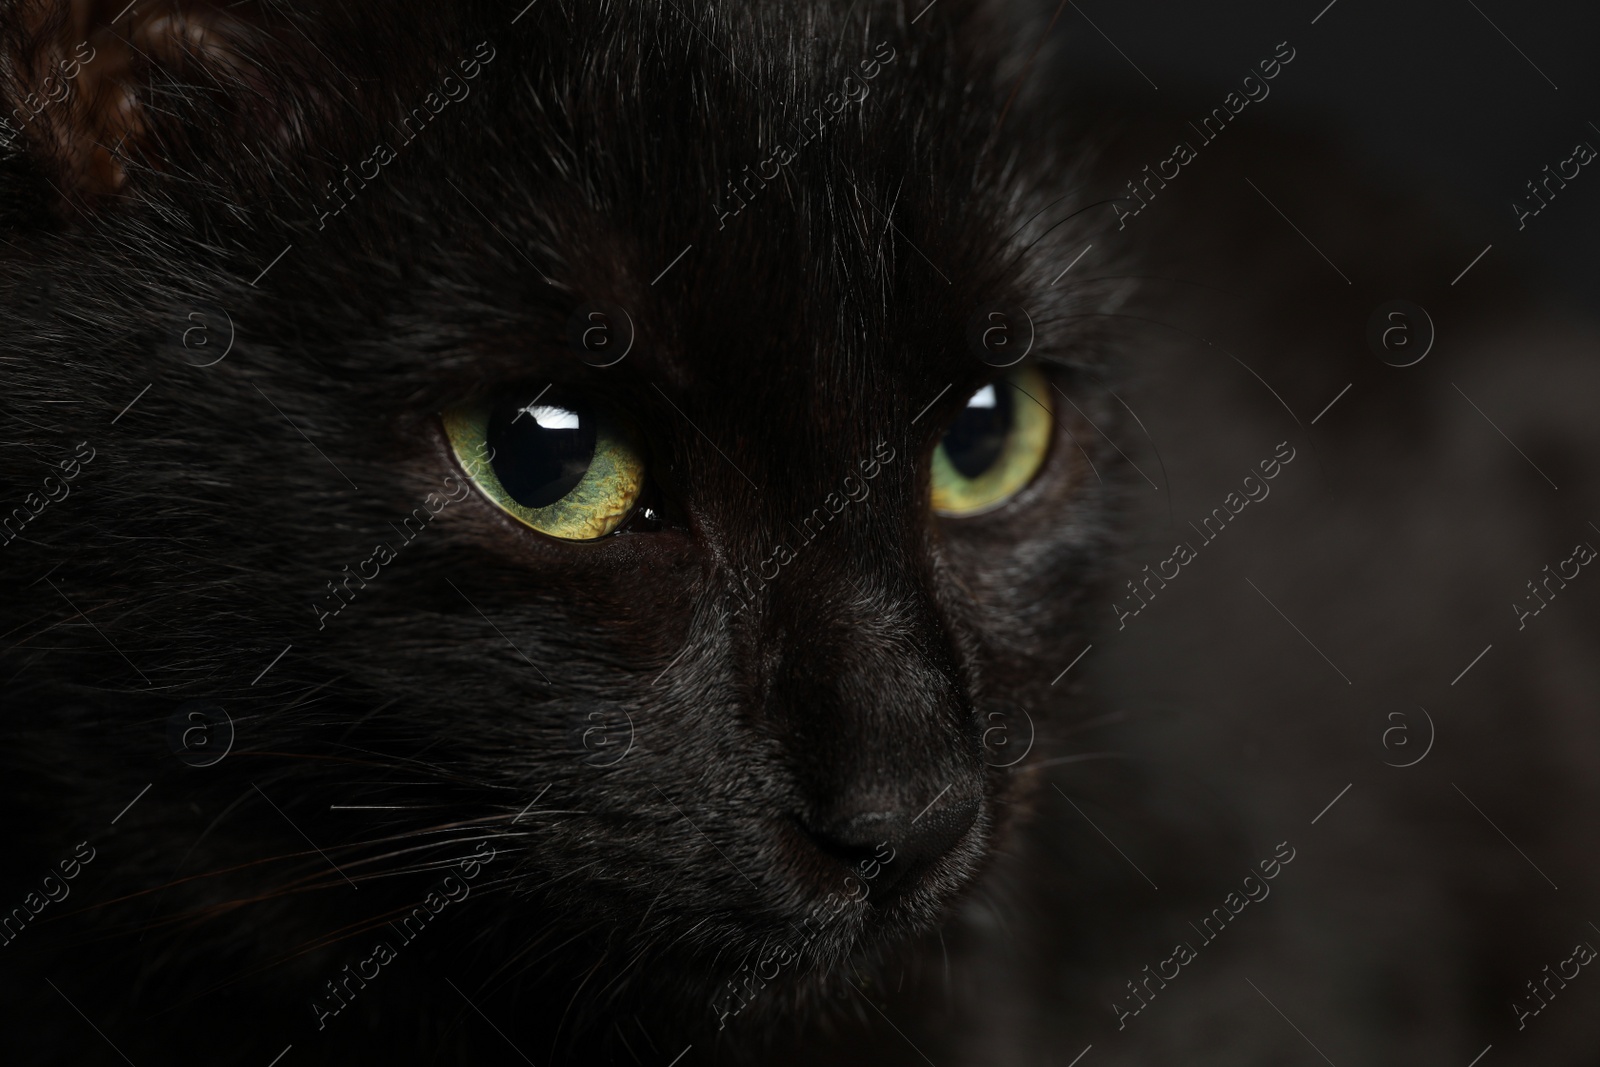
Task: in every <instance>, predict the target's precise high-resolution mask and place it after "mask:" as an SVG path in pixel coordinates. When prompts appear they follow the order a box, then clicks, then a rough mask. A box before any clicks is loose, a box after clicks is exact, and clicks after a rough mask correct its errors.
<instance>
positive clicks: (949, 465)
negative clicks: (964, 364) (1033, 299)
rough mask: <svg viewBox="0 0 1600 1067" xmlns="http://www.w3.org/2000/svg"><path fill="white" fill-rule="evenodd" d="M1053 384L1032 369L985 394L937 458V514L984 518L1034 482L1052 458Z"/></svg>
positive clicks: (975, 398)
mask: <svg viewBox="0 0 1600 1067" xmlns="http://www.w3.org/2000/svg"><path fill="white" fill-rule="evenodd" d="M1051 422H1052V417H1051V404H1050V383H1049V382H1048V381H1047V380H1046V379H1045V376H1044V375H1043V374H1042V373H1040V372H1039V371H1038V370H1037V369H1035V368H1034V367H1033V366H1031V365H1026V366H1021V367H1016V368H1014V369H1012V370H1010V371H1008V372H1007V373H1006V375H1005V377H1003V378H1001V379H1000V380H998V381H996V382H993V383H991V384H989V385H986V386H984V387H983V388H982V389H979V390H978V391H977V392H976V393H973V394H972V396H971V397H969V398H968V399H967V406H966V407H965V408H964V409H963V410H962V412H961V414H959V415H957V416H956V418H955V421H954V422H952V423H951V424H950V428H949V429H948V430H946V431H945V435H944V438H943V440H941V441H940V442H939V447H938V448H936V449H934V452H933V479H932V481H933V510H934V511H936V512H938V513H939V514H940V515H950V516H954V517H958V518H959V517H963V516H967V515H981V514H983V513H984V512H986V511H993V510H994V509H995V508H997V507H999V506H1000V505H1002V504H1004V503H1005V502H1006V501H1007V500H1010V499H1011V498H1012V497H1013V496H1016V495H1017V493H1019V492H1021V491H1022V489H1023V488H1024V487H1025V486H1026V485H1027V484H1028V483H1029V482H1031V481H1032V480H1033V476H1034V475H1035V474H1037V473H1038V472H1039V468H1040V467H1041V466H1042V465H1043V464H1044V460H1045V456H1046V455H1048V454H1049V452H1050V436H1051V435H1050V427H1051Z"/></svg>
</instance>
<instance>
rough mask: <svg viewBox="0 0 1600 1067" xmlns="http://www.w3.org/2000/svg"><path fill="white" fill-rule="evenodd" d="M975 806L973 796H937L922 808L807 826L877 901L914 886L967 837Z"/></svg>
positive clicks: (866, 813)
mask: <svg viewBox="0 0 1600 1067" xmlns="http://www.w3.org/2000/svg"><path fill="white" fill-rule="evenodd" d="M978 810H979V799H978V798H977V797H975V796H974V797H968V798H959V799H951V798H950V797H949V796H940V797H936V798H934V800H933V801H932V802H930V803H929V804H928V805H927V806H926V807H924V808H922V809H921V810H920V811H918V810H915V809H912V810H907V811H864V812H856V813H853V814H850V815H846V816H844V817H842V818H835V819H833V820H832V821H829V822H826V823H824V824H823V825H821V826H818V827H808V829H810V832H811V837H812V839H813V840H815V841H816V843H817V844H818V845H819V846H821V848H822V850H823V851H824V852H827V853H828V854H829V855H832V856H834V857H836V858H838V859H840V860H843V861H844V862H845V863H847V864H849V866H850V867H851V868H852V872H853V875H854V877H855V878H856V879H857V880H858V881H860V882H863V883H864V884H865V885H866V887H867V893H868V899H870V900H872V901H874V902H881V901H884V900H887V899H888V898H890V897H892V896H894V895H896V894H898V893H904V892H908V891H910V890H911V889H913V888H915V887H916V886H917V884H918V883H919V882H920V881H921V879H922V876H923V875H924V874H925V873H927V871H928V870H929V868H931V867H932V866H933V865H934V864H935V863H937V862H938V861H939V859H940V858H941V857H943V856H945V855H946V854H947V853H949V852H950V851H951V850H952V849H954V848H955V847H956V845H957V844H959V843H960V842H961V839H962V838H963V837H965V836H966V834H967V831H968V830H970V829H971V828H972V824H973V823H974V822H975V821H977V817H978Z"/></svg>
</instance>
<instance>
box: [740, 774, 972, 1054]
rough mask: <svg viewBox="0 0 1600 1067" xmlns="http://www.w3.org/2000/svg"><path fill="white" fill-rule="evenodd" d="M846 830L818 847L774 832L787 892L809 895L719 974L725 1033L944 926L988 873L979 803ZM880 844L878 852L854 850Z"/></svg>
mask: <svg viewBox="0 0 1600 1067" xmlns="http://www.w3.org/2000/svg"><path fill="white" fill-rule="evenodd" d="M847 830H848V831H849V833H848V834H841V835H840V836H836V837H832V838H827V837H824V838H820V839H819V836H818V835H817V833H816V831H815V830H812V829H811V828H810V827H808V826H807V825H805V823H804V822H802V821H800V820H796V819H788V820H780V821H778V822H776V823H775V824H774V826H773V831H774V833H775V835H776V837H777V838H778V839H779V841H780V844H781V847H782V849H783V852H784V854H785V857H786V862H785V864H784V866H785V867H786V868H787V869H786V870H785V871H784V872H783V873H784V876H785V878H786V880H787V882H788V884H789V885H791V886H795V885H799V886H805V887H806V888H808V889H809V890H810V892H809V893H808V894H807V895H806V897H805V903H803V904H802V905H801V906H800V907H799V908H798V909H796V910H795V911H794V912H792V913H790V914H789V915H788V916H787V917H786V919H785V920H783V922H782V928H781V929H780V930H779V931H776V932H774V933H772V934H771V935H769V936H766V937H763V938H762V939H760V940H759V942H757V943H755V944H753V945H752V946H751V947H750V949H749V950H748V951H747V952H746V953H745V954H744V956H743V958H741V959H739V960H738V961H737V963H736V964H734V965H733V966H732V967H729V968H727V972H728V973H726V974H724V975H720V976H719V977H720V978H721V979H722V981H721V984H720V985H719V986H718V987H717V991H716V993H715V994H714V995H713V998H712V1007H713V1010H714V1013H715V1014H716V1015H717V1017H718V1019H719V1022H720V1023H721V1024H722V1025H723V1026H726V1025H727V1024H728V1023H729V1021H730V1020H731V1019H732V1018H734V1017H736V1016H738V1015H740V1014H741V1013H743V1012H744V1011H745V1010H746V1009H747V1008H749V1007H751V1006H752V1005H754V1004H758V1003H760V1004H762V1007H761V1008H759V1009H757V1011H756V1012H755V1013H754V1014H765V1013H766V1011H767V1010H781V1008H780V1007H779V1006H780V1005H782V1004H784V1003H785V1002H786V1000H787V997H786V996H785V995H784V994H788V995H789V996H794V995H804V993H805V991H806V990H808V989H810V990H817V989H824V988H826V987H828V986H830V985H832V984H833V983H835V982H838V981H842V980H843V977H848V975H849V974H850V973H852V971H853V970H854V969H855V965H857V964H859V963H861V962H862V961H864V960H865V959H867V958H868V957H876V956H879V955H881V952H882V950H884V949H889V948H892V947H893V946H894V945H896V944H899V943H900V942H902V941H904V940H906V939H908V938H910V937H911V936H913V935H915V934H917V933H920V932H923V931H926V930H928V929H931V928H933V927H934V926H936V925H937V924H938V923H939V922H941V921H942V920H943V918H944V917H945V915H946V913H947V911H948V910H949V908H950V906H951V905H952V903H953V902H954V901H955V899H956V898H957V897H958V896H959V895H960V894H961V892H962V890H963V889H965V888H966V887H967V886H969V885H970V884H971V883H972V881H973V880H974V878H975V876H976V875H977V873H978V871H979V870H980V869H981V868H982V866H983V864H984V861H985V860H986V858H987V852H988V846H987V841H988V838H989V836H990V820H989V818H988V816H987V814H986V812H985V811H984V807H983V805H982V804H981V803H980V802H979V801H978V800H977V799H976V798H974V799H972V800H970V801H963V802H961V803H959V804H954V805H951V806H949V807H948V808H946V809H945V810H944V811H942V812H941V811H940V810H939V809H938V808H937V807H935V806H934V805H929V807H928V808H927V809H925V810H924V811H922V812H914V813H912V814H911V815H910V816H909V817H907V818H905V819H904V820H901V819H899V818H896V817H893V816H890V815H887V814H884V813H873V814H872V816H871V817H857V819H856V820H854V821H853V822H852V823H851V824H850V826H848V827H847ZM873 837H876V840H875V841H874V843H873V844H872V845H871V847H870V848H867V847H866V846H865V845H856V844H853V843H852V842H854V841H856V840H858V839H859V840H865V839H868V838H873ZM819 844H820V845H821V847H819ZM858 855H859V856H860V857H861V858H855V857H856V856H858ZM847 858H848V859H853V862H850V863H846V862H844V861H845V860H846V859H847Z"/></svg>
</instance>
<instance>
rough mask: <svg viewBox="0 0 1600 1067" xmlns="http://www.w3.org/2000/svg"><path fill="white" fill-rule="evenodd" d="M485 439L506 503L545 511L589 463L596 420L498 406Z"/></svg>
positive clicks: (551, 408)
mask: <svg viewBox="0 0 1600 1067" xmlns="http://www.w3.org/2000/svg"><path fill="white" fill-rule="evenodd" d="M484 439H485V441H486V442H487V443H488V446H489V451H488V457H489V464H490V466H492V467H493V468H494V473H495V476H496V477H497V478H499V479H500V484H501V485H502V486H503V487H504V488H505V491H506V492H507V493H508V494H510V496H511V499H513V500H515V501H516V502H517V503H519V504H521V505H522V506H523V507H525V508H543V507H549V506H550V505H551V504H554V503H555V502H556V501H558V500H560V499H561V498H562V497H564V496H566V495H567V494H568V493H570V492H572V490H573V489H574V488H576V487H577V484H578V483H579V482H580V481H582V480H583V475H584V472H586V471H587V470H588V469H589V464H590V463H592V462H593V461H594V443H595V418H594V415H593V414H592V413H590V412H585V411H579V410H577V409H575V408H569V407H561V406H560V405H557V404H544V403H535V404H529V403H526V402H523V403H515V404H500V405H497V406H496V407H495V409H494V411H493V412H492V413H491V414H490V416H489V426H488V429H487V430H486V431H485V433H484Z"/></svg>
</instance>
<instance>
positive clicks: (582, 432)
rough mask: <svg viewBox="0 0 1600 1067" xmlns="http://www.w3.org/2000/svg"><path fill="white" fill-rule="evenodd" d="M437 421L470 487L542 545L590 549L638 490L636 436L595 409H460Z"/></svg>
mask: <svg viewBox="0 0 1600 1067" xmlns="http://www.w3.org/2000/svg"><path fill="white" fill-rule="evenodd" d="M442 418H443V421H444V428H445V434H446V436H447V437H448V438H449V439H450V447H451V449H452V450H454V452H455V455H456V459H457V461H458V462H460V464H461V467H462V469H463V470H465V471H466V473H467V476H468V477H469V478H471V479H472V482H473V484H474V485H476V486H477V487H478V489H479V490H480V491H481V492H482V493H483V495H484V496H486V497H488V498H489V499H490V500H491V501H493V502H494V503H495V505H496V506H498V507H499V508H500V509H501V510H502V511H504V512H505V513H506V514H508V515H510V516H511V517H512V518H514V519H516V520H517V521H518V522H521V523H523V524H524V525H526V526H529V527H531V528H533V529H535V530H537V531H539V532H540V533H542V534H545V535H546V536H548V537H556V538H560V539H561V540H563V541H594V540H597V539H598V538H601V537H604V536H606V535H607V534H609V533H614V532H616V530H618V529H619V528H620V527H621V526H622V525H623V524H624V523H625V522H627V521H628V518H629V516H631V515H632V514H633V511H634V507H635V505H636V504H637V503H638V502H639V496H640V494H641V493H642V492H643V490H644V475H645V464H644V451H643V449H642V448H641V446H640V443H639V439H638V435H637V434H636V433H634V431H633V430H632V429H631V428H630V427H629V426H628V425H627V424H626V423H624V422H623V421H622V420H620V419H618V418H616V417H615V416H613V415H611V414H610V413H608V412H606V411H605V410H603V409H602V408H600V407H599V406H598V405H595V404H591V403H588V402H586V401H582V400H577V399H573V398H565V397H558V398H556V399H554V400H545V399H543V397H542V395H541V396H537V397H534V398H533V399H531V400H529V399H526V398H524V399H517V400H501V401H494V402H487V403H474V404H458V405H456V406H454V407H451V408H449V409H447V410H446V411H445V412H444V413H443V415H442Z"/></svg>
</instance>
